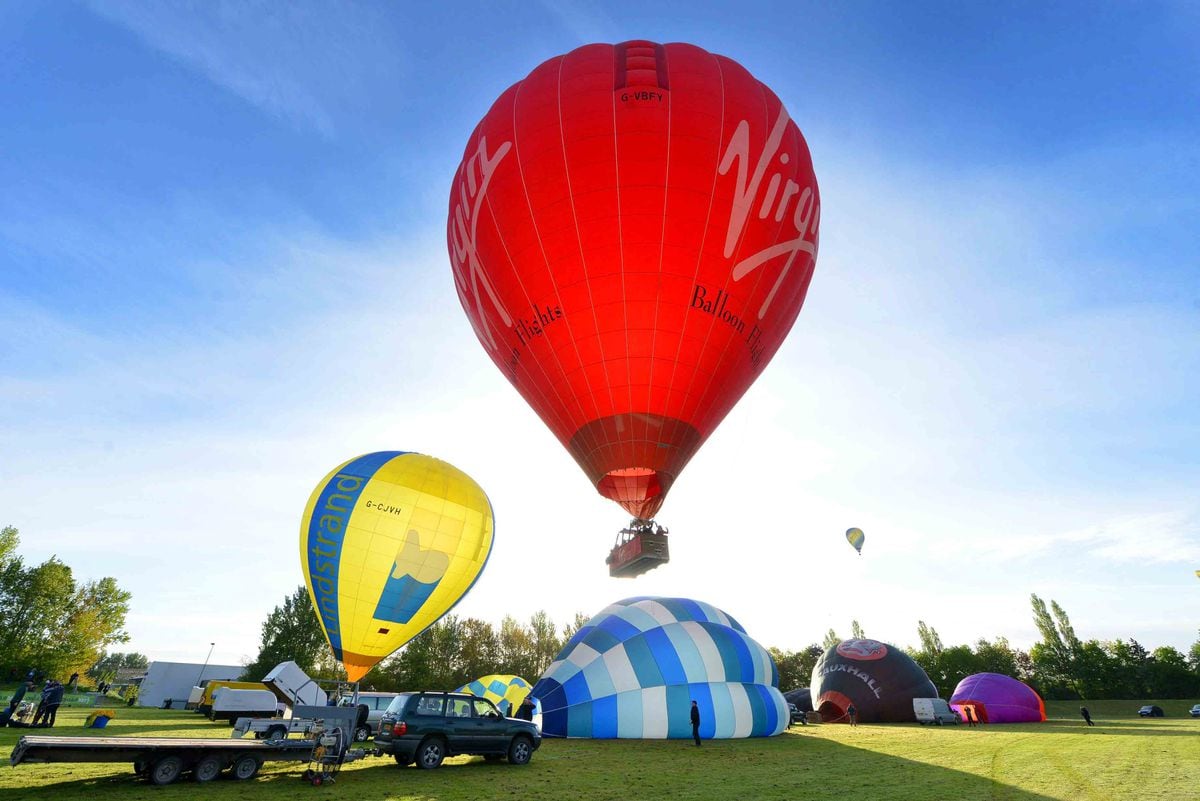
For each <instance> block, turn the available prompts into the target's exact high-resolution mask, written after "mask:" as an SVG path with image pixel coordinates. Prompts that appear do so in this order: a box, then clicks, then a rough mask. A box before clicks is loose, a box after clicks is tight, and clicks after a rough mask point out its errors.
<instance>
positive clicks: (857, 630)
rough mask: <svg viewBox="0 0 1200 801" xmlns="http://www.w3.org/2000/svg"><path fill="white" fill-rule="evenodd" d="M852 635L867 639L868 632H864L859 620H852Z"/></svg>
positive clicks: (857, 638)
mask: <svg viewBox="0 0 1200 801" xmlns="http://www.w3.org/2000/svg"><path fill="white" fill-rule="evenodd" d="M850 636H851V637H852V638H854V639H856V640H865V639H866V638H867V635H866V634H863V628H862V626H861V625H859V623H858V621H857V620H851V621H850Z"/></svg>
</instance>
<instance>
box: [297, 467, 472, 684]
mask: <svg viewBox="0 0 1200 801" xmlns="http://www.w3.org/2000/svg"><path fill="white" fill-rule="evenodd" d="M492 529H493V518H492V505H491V503H490V502H489V501H488V497H487V495H486V494H485V493H484V491H483V489H481V488H480V486H479V485H478V484H476V483H475V481H474V480H472V479H471V477H470V476H468V475H467V474H466V473H463V472H462V471H461V470H459V469H458V468H456V467H454V466H453V465H450V464H447V463H446V462H443V461H440V460H438V459H435V458H433V457H432V456H425V455H423V454H419V453H406V452H403V451H383V452H379V453H368V454H367V455H365V456H359V457H358V458H356V459H351V460H350V461H348V462H345V463H344V464H342V465H339V466H338V467H337V468H336V469H335V470H333V471H332V472H331V473H329V475H327V476H325V478H324V479H322V481H321V483H320V484H318V485H317V488H316V489H315V490H313V493H312V495H311V496H309V499H308V506H307V507H306V508H305V510H304V518H303V520H302V521H301V524H300V565H301V569H302V570H303V571H304V580H305V582H306V583H307V584H308V593H309V595H310V596H311V597H312V602H313V608H314V609H315V610H316V613H317V616H318V617H319V618H320V620H321V625H322V626H323V627H324V629H325V636H326V638H327V639H328V640H329V647H330V648H331V649H333V655H334V657H335V658H336V659H338V660H339V661H340V662H341V663H342V665H343V666H344V667H345V668H346V675H347V677H349V679H350V680H351V681H358V680H359V679H361V678H362V677H363V676H365V675H366V673H367V671H369V670H370V669H371V668H372V667H373V666H374V665H375V664H376V663H377V662H379V661H380V660H382V659H383V658H385V657H386V656H388V654H390V653H392V652H393V651H395V650H396V649H397V648H399V647H400V646H402V645H404V644H405V643H406V642H408V641H409V640H411V639H412V638H413V637H415V636H416V635H417V634H419V633H421V632H422V631H423V630H424V629H425V628H427V627H428V626H430V625H432V624H433V623H434V622H436V621H437V620H438V619H439V618H440V617H441V616H442V615H444V614H446V612H448V611H450V609H451V608H452V607H453V606H454V605H455V604H456V603H458V602H459V600H460V599H461V598H462V597H463V596H464V595H466V593H467V591H468V590H470V589H471V586H472V585H473V584H474V583H475V580H476V579H478V578H479V574H480V573H481V572H483V566H484V565H485V564H486V563H487V559H488V555H489V554H490V553H491V549H492Z"/></svg>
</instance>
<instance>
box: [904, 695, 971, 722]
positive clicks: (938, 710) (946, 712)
mask: <svg viewBox="0 0 1200 801" xmlns="http://www.w3.org/2000/svg"><path fill="white" fill-rule="evenodd" d="M913 713H914V714H916V716H917V722H918V723H920V724H921V725H922V726H924V725H925V724H926V723H934V724H936V725H938V726H941V725H942V724H945V723H961V722H962V719H961V718H959V716H958V713H957V712H955V711H954V710H953V709H951V708H950V705H949V704H948V703H946V702H945V701H944V700H943V699H941V698H914V699H913Z"/></svg>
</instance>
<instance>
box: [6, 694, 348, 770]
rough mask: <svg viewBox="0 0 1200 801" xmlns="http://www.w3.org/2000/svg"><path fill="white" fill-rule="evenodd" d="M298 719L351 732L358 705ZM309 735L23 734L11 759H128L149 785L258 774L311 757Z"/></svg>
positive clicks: (344, 753) (343, 754) (344, 757)
mask: <svg viewBox="0 0 1200 801" xmlns="http://www.w3.org/2000/svg"><path fill="white" fill-rule="evenodd" d="M295 711H296V712H298V713H299V715H300V717H301V718H308V719H321V720H322V721H323V726H322V729H321V730H322V731H323V732H333V731H335V730H339V729H340V731H342V732H351V731H352V730H353V726H354V724H355V722H356V720H357V714H358V710H356V709H347V708H344V707H343V708H339V707H323V708H321V707H305V706H299V707H297V708H296V710H295ZM350 740H351V738H350V737H349V736H343V737H341V738H339V742H340V743H342V744H343V745H341V747H340V750H339V752H338V754H337V755H336V757H337V759H338V760H339V763H340V762H341V761H346V762H349V761H352V760H355V759H358V758H360V757H361V756H362V755H363V752H362V751H361V750H349V749H348V748H346V745H345V744H348V743H349V742H350ZM315 747H316V746H315V744H314V741H313V740H302V739H294V738H291V739H289V738H287V737H286V736H285V737H281V738H279V739H267V740H242V739H237V738H236V737H231V738H229V739H220V738H217V737H56V736H39V735H31V736H27V737H22V738H21V739H20V740H18V741H17V745H16V747H15V748H13V751H12V755H11V756H10V757H9V761H10V762H11V763H12V765H13V766H16V765H20V764H21V763H23V762H126V763H129V764H132V765H133V770H134V772H135V773H136V774H137V775H139V776H144V777H146V778H147V779H149V780H150V781H151V782H152V783H153V784H171V783H172V782H174V781H175V780H176V779H178V778H179V777H180V776H182V775H183V774H184V773H190V774H191V776H192V778H193V779H194V780H195V781H198V782H208V781H212V780H213V779H215V778H217V777H218V776H219V775H220V774H221V772H222V771H225V770H228V771H229V774H230V775H231V776H232V777H233V778H235V779H250V778H253V777H254V776H255V775H257V773H258V771H259V769H260V768H261V767H262V766H263V763H264V762H310V761H311V760H312V757H313V753H314V750H315Z"/></svg>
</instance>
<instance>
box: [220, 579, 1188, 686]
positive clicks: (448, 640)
mask: <svg viewBox="0 0 1200 801" xmlns="http://www.w3.org/2000/svg"><path fill="white" fill-rule="evenodd" d="M1031 603H1032V607H1033V614H1034V622H1035V623H1036V624H1037V627H1038V631H1039V633H1040V634H1041V636H1042V639H1041V640H1040V641H1039V642H1037V643H1035V644H1034V645H1033V646H1032V647H1031V648H1030V649H1029V650H1028V651H1024V650H1022V649H1020V648H1015V647H1013V646H1012V645H1011V644H1010V643H1009V642H1008V640H1007V639H1005V638H1004V637H998V638H996V639H994V640H987V639H980V640H977V641H976V642H975V644H974V645H965V644H964V645H951V646H946V645H943V643H942V640H941V637H940V636H939V635H938V633H937V630H936V629H934V628H933V627H932V626H930V625H928V624H926V623H925V622H924V621H918V623H917V640H918V643H919V645H917V646H915V647H909V648H906V649H905V650H906V651H907V653H908V654H909V655H910V656H912V657H913V659H914V660H915V661H916V662H917V664H919V665H920V666H921V667H922V668H923V669H924V670H925V672H926V673H927V674H928V675H929V678H930V680H931V681H932V682H933V684H934V686H935V687H937V690H938V694H939V695H940V696H941V697H943V698H949V697H950V696H951V694H952V693H953V692H954V688H955V686H956V685H957V684H958V682H959V681H961V680H962V679H963V678H965V677H966V676H969V675H971V674H972V673H1003V674H1004V675H1007V676H1013V677H1016V678H1018V679H1021V680H1022V681H1024V682H1026V683H1027V684H1029V685H1030V686H1031V687H1033V688H1034V689H1035V690H1037V691H1038V693H1039V694H1041V696H1042V697H1043V698H1046V699H1051V700H1069V699H1078V698H1083V699H1106V698H1114V699H1122V698H1191V697H1200V639H1198V640H1197V642H1196V643H1195V644H1194V645H1193V646H1192V647H1191V649H1190V650H1189V652H1188V653H1187V654H1182V653H1180V652H1179V651H1178V650H1177V649H1175V648H1172V647H1170V646H1164V647H1160V648H1156V649H1154V650H1153V651H1147V650H1146V649H1145V648H1144V647H1142V646H1141V645H1140V644H1139V643H1138V642H1137V641H1136V640H1133V639H1129V640H1114V641H1108V642H1101V641H1097V640H1087V641H1086V642H1085V641H1081V640H1080V639H1079V638H1078V637H1077V636H1076V635H1075V632H1074V629H1073V628H1072V627H1071V623H1070V620H1069V619H1068V617H1067V613H1066V612H1065V611H1063V609H1062V608H1061V607H1060V606H1059V605H1058V604H1057V603H1055V602H1053V601H1051V605H1050V607H1049V608H1047V606H1046V604H1045V602H1044V601H1042V599H1041V598H1038V596H1036V595H1034V596H1032V597H1031ZM587 620H588V616H587V615H584V614H582V613H576V615H575V617H574V619H573V620H571V621H569V622H568V623H566V624H565V625H561V626H559V625H556V624H555V623H554V622H553V621H552V620H551V619H550V617H549V616H548V615H547V614H546V613H545V612H537V613H536V614H534V615H533V616H532V617H531V618H530V619H529V620H528V621H525V622H522V621H518V620H516V619H515V618H513V617H511V616H508V617H505V618H504V619H503V620H502V621H501V622H500V625H499V627H496V626H493V624H491V623H489V622H487V621H485V620H479V619H478V618H471V617H468V618H460V617H457V616H455V615H447V616H446V617H444V618H442V619H441V620H440V621H438V622H437V623H435V624H434V625H433V626H430V627H429V628H428V629H426V630H425V631H423V632H421V633H420V634H418V635H417V636H416V637H414V638H413V639H412V640H411V641H409V643H408V644H407V645H406V646H405V647H404V648H402V649H401V650H400V651H399V652H398V653H397V654H395V655H394V656H392V657H390V658H388V659H386V660H384V661H383V662H381V663H380V664H379V665H378V666H377V667H376V668H375V669H374V670H372V671H371V672H370V673H369V674H368V675H367V679H366V681H365V684H368V685H370V686H372V687H374V688H375V689H376V690H381V691H399V690H410V689H414V688H423V689H424V688H428V689H443V688H444V689H454V688H456V687H461V686H462V685H464V684H466V683H467V682H469V681H471V680H473V679H477V678H479V677H480V676H485V675H488V674H492V673H499V674H513V675H517V676H521V677H522V678H525V679H527V680H529V681H536V680H537V679H538V677H540V676H541V675H542V673H543V672H545V670H546V668H547V667H549V665H550V663H551V662H552V661H553V660H554V657H555V656H556V655H557V654H558V652H559V651H560V650H562V648H563V646H564V645H566V643H567V641H569V640H570V639H571V637H572V636H573V635H574V634H575V632H576V631H578V630H579V628H580V627H581V626H583V625H584V624H585V623H586V622H587ZM850 636H851V637H854V638H865V637H866V636H867V635H866V634H865V632H864V631H863V628H862V626H861V625H860V624H859V623H858V621H857V620H856V621H853V622H852V623H851V627H850ZM841 640H842V637H841V636H839V634H838V633H837V632H835V631H834V630H833V629H830V630H829V631H828V632H827V633H826V634H825V637H824V639H823V641H822V642H820V643H813V644H811V645H809V646H807V647H805V648H801V649H800V650H798V651H785V650H781V649H779V648H768V649H767V650H768V652H769V653H770V654H771V656H772V658H773V659H774V660H775V665H776V667H777V668H778V670H779V687H780V689H781V690H785V691H786V690H792V689H797V688H800V687H807V686H808V684H809V682H810V680H811V677H812V670H813V666H814V665H816V663H817V660H818V659H820V657H821V654H823V653H824V652H825V651H826V650H827V649H828V648H829V647H831V646H833V645H836V644H837V643H838V642H841ZM289 659H294V660H295V661H296V662H297V663H299V665H300V666H301V667H302V668H304V670H305V671H306V672H308V673H309V674H310V675H314V676H325V677H344V674H343V673H342V672H341V670H340V667H339V666H338V665H337V663H336V662H335V661H334V660H333V657H332V655H331V654H330V652H329V647H328V645H327V644H326V641H325V635H324V632H323V631H322V629H321V625H320V623H319V621H318V619H317V615H316V614H315V613H314V611H313V608H312V601H311V600H310V598H309V595H308V590H306V589H305V588H304V587H303V586H300V587H297V588H296V590H295V592H293V593H292V594H291V595H289V596H287V597H286V598H285V599H284V601H283V603H282V604H280V605H279V606H277V607H275V609H274V610H273V611H272V612H271V613H270V614H269V615H268V616H267V620H266V621H265V622H264V623H263V630H262V641H261V647H260V649H259V654H258V657H257V658H256V659H255V660H254V662H252V663H251V664H250V665H248V666H247V668H246V672H245V674H244V676H243V678H246V679H248V680H258V679H261V678H262V677H263V676H265V675H266V674H267V672H268V671H270V670H271V668H273V667H274V666H275V665H277V664H279V663H280V662H283V661H286V660H289Z"/></svg>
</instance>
